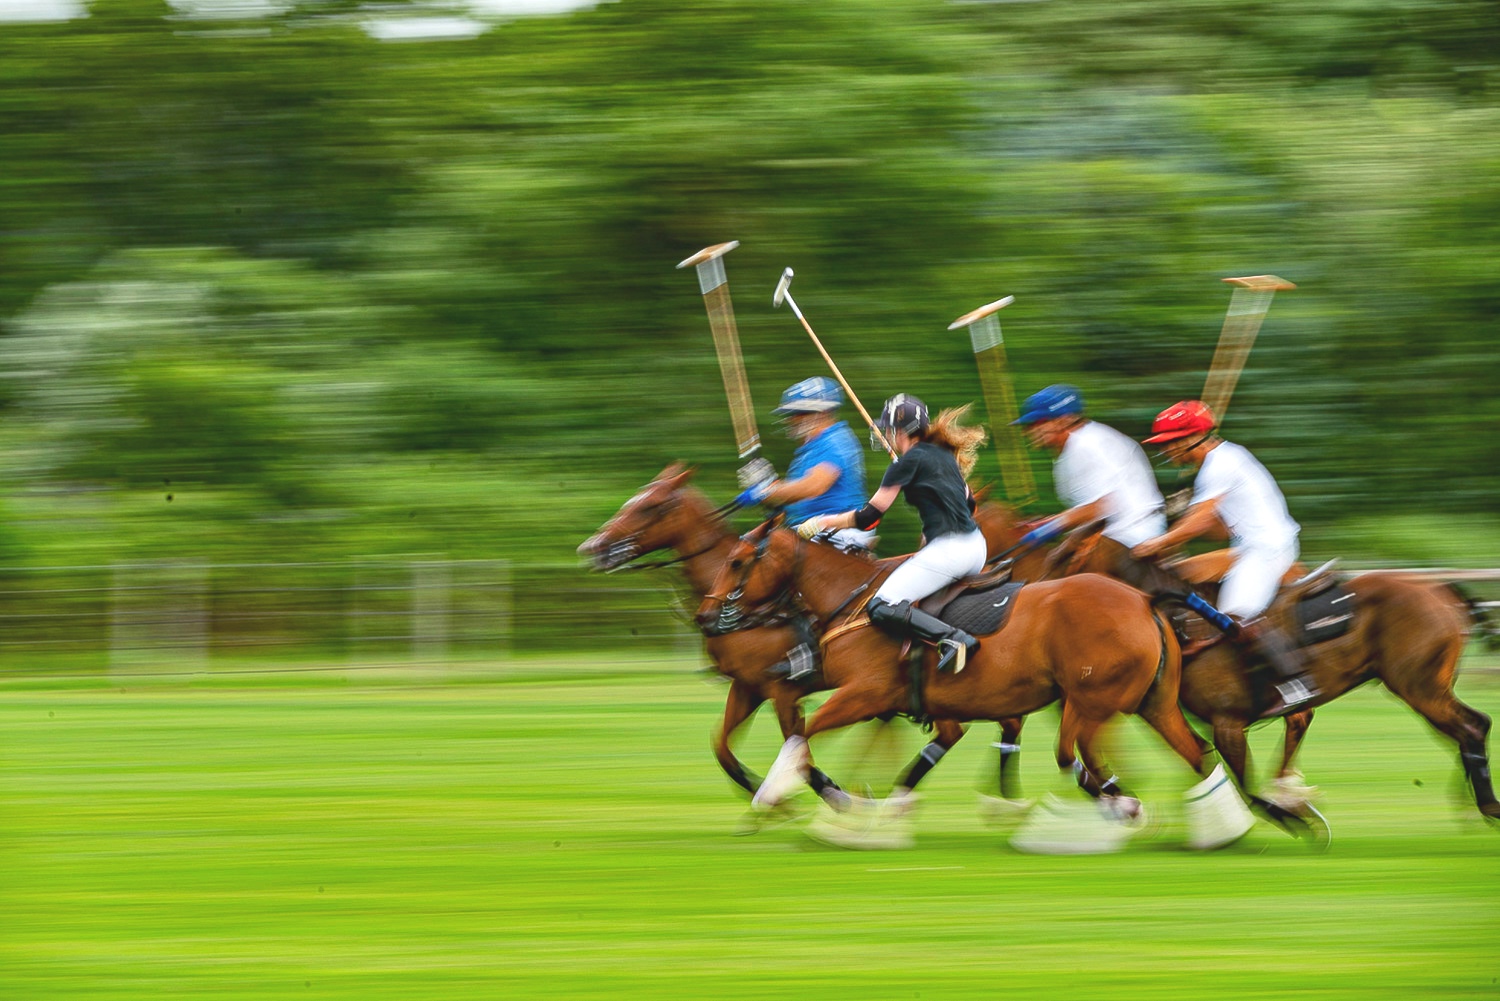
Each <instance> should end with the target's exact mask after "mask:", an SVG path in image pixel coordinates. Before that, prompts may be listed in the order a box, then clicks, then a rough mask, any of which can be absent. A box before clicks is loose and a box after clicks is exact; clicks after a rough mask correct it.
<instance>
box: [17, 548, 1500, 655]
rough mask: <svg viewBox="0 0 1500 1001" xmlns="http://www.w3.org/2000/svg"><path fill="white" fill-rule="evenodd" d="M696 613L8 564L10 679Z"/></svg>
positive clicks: (552, 583)
mask: <svg viewBox="0 0 1500 1001" xmlns="http://www.w3.org/2000/svg"><path fill="white" fill-rule="evenodd" d="M1370 569H1373V568H1366V569H1356V570H1351V571H1350V572H1353V573H1361V572H1366V573H1367V572H1370ZM1404 572H1409V573H1419V574H1422V575H1424V576H1428V577H1431V578H1433V579H1435V580H1446V581H1453V582H1457V583H1461V584H1465V585H1470V586H1471V590H1472V591H1473V592H1474V594H1475V595H1476V597H1477V598H1479V599H1480V601H1479V604H1480V605H1481V606H1482V607H1485V608H1487V609H1492V610H1495V609H1500V600H1496V599H1497V598H1500V570H1458V569H1447V568H1417V569H1412V570H1407V571H1404ZM686 604H687V603H686V602H685V601H684V596H683V592H682V587H681V583H680V575H679V574H678V573H677V572H676V571H674V570H663V571H657V572H647V573H634V574H616V575H612V576H606V575H600V574H593V573H589V572H587V571H585V570H584V569H583V568H581V567H579V566H578V565H576V564H571V563H568V564H517V563H513V562H511V561H507V560H450V559H444V558H440V557H435V556H430V555H421V554H416V555H412V556H402V557H380V558H372V559H366V560H350V561H329V562H305V563H235V564H210V563H207V562H202V561H182V560H161V561H152V562H146V563H130V564H114V565H105V566H63V567H29V568H8V569H7V568H0V672H20V671H28V670H32V669H38V668H47V667H48V666H49V665H50V664H54V663H56V664H61V665H64V666H77V667H80V668H84V669H88V670H94V669H98V668H106V667H107V668H108V669H110V670H112V671H120V672H148V671H196V670H204V669H208V668H209V667H227V666H232V664H233V663H235V662H240V661H246V660H255V659H260V660H265V659H296V660H303V661H305V660H318V661H322V662H325V663H344V664H349V665H355V664H359V665H365V664H370V665H379V664H392V663H403V664H422V665H441V664H446V663H453V662H460V661H464V660H473V661H492V660H496V659H499V658H505V657H507V656H509V655H511V654H513V653H518V652H519V653H532V652H541V651H546V650H558V651H573V650H589V649H593V650H598V651H602V652H607V653H609V654H610V655H613V656H616V657H621V658H626V659H630V658H633V657H641V658H646V657H652V656H655V655H658V654H660V653H661V652H662V651H663V650H665V649H671V650H674V651H676V652H678V653H684V654H690V653H691V652H693V651H695V650H697V649H698V643H699V640H698V635H697V632H696V630H695V629H694V628H693V626H692V624H691V622H690V621H689V620H688V618H687V613H689V612H691V608H687V607H685V605H686ZM1495 617H1496V618H1500V614H1497V615H1496V616H1495Z"/></svg>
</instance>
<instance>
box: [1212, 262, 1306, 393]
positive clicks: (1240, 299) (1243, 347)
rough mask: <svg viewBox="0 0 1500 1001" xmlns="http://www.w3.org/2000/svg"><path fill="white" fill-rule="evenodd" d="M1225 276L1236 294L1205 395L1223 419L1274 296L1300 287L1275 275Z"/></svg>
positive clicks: (1215, 352)
mask: <svg viewBox="0 0 1500 1001" xmlns="http://www.w3.org/2000/svg"><path fill="white" fill-rule="evenodd" d="M1223 280H1224V281H1226V282H1228V283H1229V284H1230V285H1233V286H1234V294H1233V295H1231V296H1230V297H1229V311H1228V312H1227V313H1226V314H1225V315H1224V329H1223V330H1222V331H1221V332H1220V333H1219V346H1218V348H1217V349H1216V350H1215V351H1214V360H1213V363H1212V364H1211V365H1210V366H1209V368H1208V378H1207V379H1206V380H1204V383H1203V396H1202V399H1203V402H1204V403H1206V404H1207V405H1208V409H1210V410H1212V411H1213V412H1214V416H1215V417H1217V418H1218V419H1219V421H1220V422H1221V423H1222V422H1223V420H1224V412H1225V411H1226V410H1228V409H1229V398H1230V397H1231V396H1233V395H1234V387H1235V384H1236V383H1237V382H1239V380H1240V373H1241V372H1243V371H1244V369H1245V362H1246V361H1247V360H1248V359H1249V357H1250V349H1251V348H1252V347H1254V346H1255V335H1256V334H1258V333H1259V332H1260V324H1261V321H1262V320H1264V319H1265V318H1266V311H1267V310H1269V309H1270V308H1271V297H1272V296H1274V295H1275V294H1276V293H1277V292H1280V291H1282V290H1284V289H1294V288H1296V287H1297V286H1295V285H1293V284H1292V283H1291V282H1289V281H1287V280H1286V279H1285V278H1277V277H1276V276H1275V275H1252V276H1250V277H1249V278H1225V279H1223Z"/></svg>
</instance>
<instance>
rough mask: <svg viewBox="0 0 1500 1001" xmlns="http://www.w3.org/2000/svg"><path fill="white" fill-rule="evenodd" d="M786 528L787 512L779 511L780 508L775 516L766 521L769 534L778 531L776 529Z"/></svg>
mask: <svg viewBox="0 0 1500 1001" xmlns="http://www.w3.org/2000/svg"><path fill="white" fill-rule="evenodd" d="M785 526H786V512H785V511H784V510H781V509H779V508H778V509H777V511H776V513H775V514H773V515H771V517H769V518H767V519H766V531H767V532H769V531H771V530H772V529H776V528H784V527H785Z"/></svg>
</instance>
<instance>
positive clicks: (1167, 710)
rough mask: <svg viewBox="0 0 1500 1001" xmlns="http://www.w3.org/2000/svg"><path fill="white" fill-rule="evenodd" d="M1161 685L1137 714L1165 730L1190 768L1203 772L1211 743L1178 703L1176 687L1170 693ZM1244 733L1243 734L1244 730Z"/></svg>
mask: <svg viewBox="0 0 1500 1001" xmlns="http://www.w3.org/2000/svg"><path fill="white" fill-rule="evenodd" d="M1161 687H1164V686H1159V687H1158V688H1157V689H1153V690H1152V692H1151V693H1149V695H1148V696H1147V698H1146V701H1145V703H1144V704H1143V705H1142V706H1141V707H1140V708H1139V709H1137V710H1136V714H1137V715H1138V716H1140V717H1141V719H1143V720H1145V721H1146V722H1147V723H1149V724H1150V725H1151V729H1153V730H1155V731H1156V732H1157V733H1159V734H1161V738H1162V740H1165V741H1166V742H1167V746H1168V747H1170V748H1171V749H1172V750H1174V751H1176V752H1177V756H1178V757H1180V758H1181V759H1182V760H1183V761H1186V762H1187V763H1188V767H1189V768H1191V769H1192V770H1193V771H1195V772H1197V773H1198V774H1199V775H1202V774H1203V756H1204V755H1205V754H1207V753H1208V744H1206V743H1205V742H1204V740H1203V738H1202V737H1200V736H1198V735H1197V734H1196V733H1194V732H1193V728H1192V727H1190V726H1188V722H1187V719H1186V717H1184V716H1183V715H1182V707H1181V706H1179V705H1178V704H1177V692H1176V691H1175V689H1174V690H1173V691H1172V692H1171V694H1170V695H1168V694H1166V693H1165V692H1163V691H1161V690H1160V689H1161ZM1215 732H1216V733H1217V731H1215ZM1240 736H1241V738H1243V736H1244V733H1243V731H1241V734H1240ZM1236 774H1238V773H1236Z"/></svg>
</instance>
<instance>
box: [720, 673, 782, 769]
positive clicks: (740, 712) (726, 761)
mask: <svg viewBox="0 0 1500 1001" xmlns="http://www.w3.org/2000/svg"><path fill="white" fill-rule="evenodd" d="M765 700H766V697H765V696H764V695H762V694H761V692H760V690H759V689H757V688H754V687H752V686H750V685H747V684H745V683H744V682H742V681H735V682H733V683H732V684H731V685H730V686H729V698H728V699H727V700H726V701H725V702H724V720H723V722H722V723H720V724H719V732H718V733H717V734H716V735H715V736H714V757H715V758H717V759H718V762H719V767H720V768H722V769H724V774H726V775H728V776H729V777H730V778H731V779H732V780H733V781H734V783H735V784H736V785H738V786H739V787H740V788H742V789H744V790H745V791H746V792H748V793H749V794H750V795H752V796H754V795H755V790H756V789H758V788H760V779H758V778H756V777H755V775H753V774H752V773H750V772H748V771H746V770H745V766H744V764H743V763H742V762H741V761H740V759H739V758H737V757H735V755H734V750H733V748H731V747H730V746H729V739H730V737H732V736H733V735H734V732H735V731H736V730H738V729H739V728H740V726H741V725H743V724H744V722H745V720H747V719H749V718H750V715H751V714H752V713H754V712H755V710H756V709H758V708H759V707H760V704H761V703H762V702H764V701H765ZM777 714H778V716H779V715H780V710H779V709H778V712H777ZM784 730H785V727H783V731H784ZM783 736H785V733H783Z"/></svg>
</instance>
